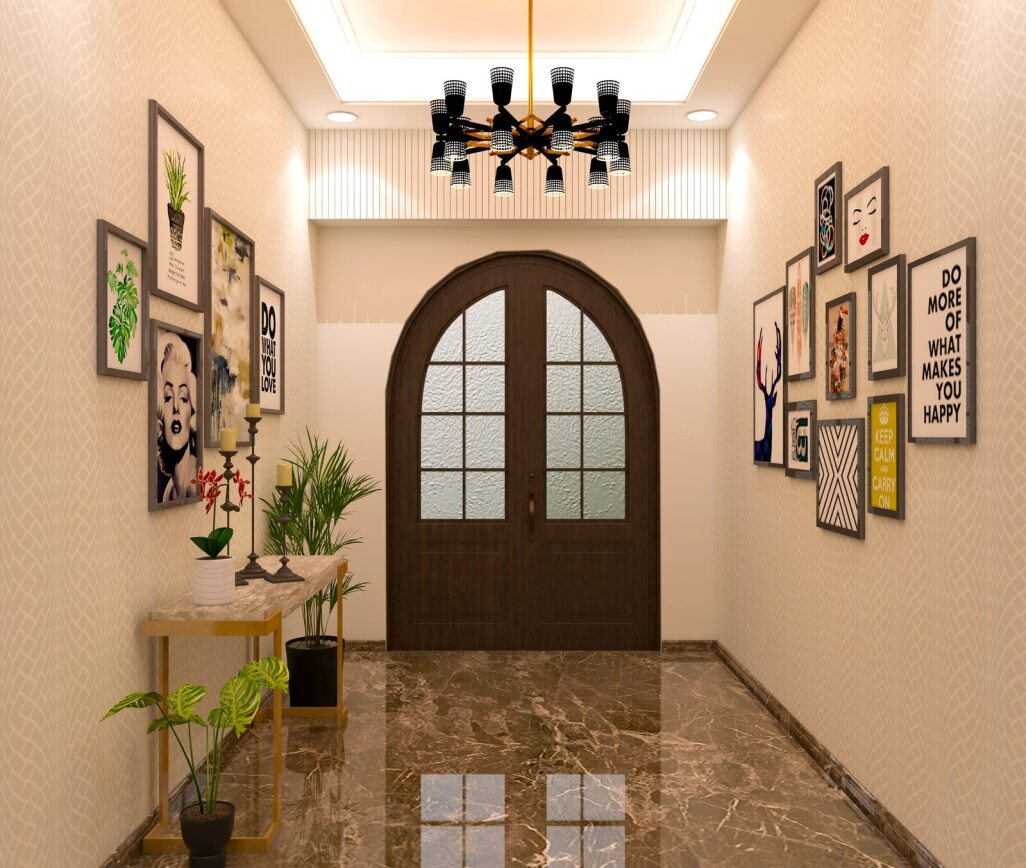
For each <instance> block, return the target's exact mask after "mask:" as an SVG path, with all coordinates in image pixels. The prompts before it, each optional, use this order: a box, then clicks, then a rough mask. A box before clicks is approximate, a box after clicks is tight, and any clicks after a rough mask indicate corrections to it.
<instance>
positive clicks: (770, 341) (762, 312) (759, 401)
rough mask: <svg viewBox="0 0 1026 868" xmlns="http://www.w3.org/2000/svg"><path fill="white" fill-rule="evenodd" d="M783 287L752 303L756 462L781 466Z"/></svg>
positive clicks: (784, 385)
mask: <svg viewBox="0 0 1026 868" xmlns="http://www.w3.org/2000/svg"><path fill="white" fill-rule="evenodd" d="M785 295H786V293H785V287H783V286H782V287H780V289H777V290H774V291H773V292H771V293H769V295H764V296H763V297H762V298H760V299H759V300H758V301H757V302H755V304H754V305H753V306H752V432H753V434H752V439H753V440H754V447H755V448H754V456H753V457H754V460H755V463H756V464H765V465H768V466H772V467H783V466H784V438H785V433H784V404H785V403H787V380H786V378H785V377H784V346H785V344H786V343H787V319H786V316H787V314H786V312H785V310H784V298H785Z"/></svg>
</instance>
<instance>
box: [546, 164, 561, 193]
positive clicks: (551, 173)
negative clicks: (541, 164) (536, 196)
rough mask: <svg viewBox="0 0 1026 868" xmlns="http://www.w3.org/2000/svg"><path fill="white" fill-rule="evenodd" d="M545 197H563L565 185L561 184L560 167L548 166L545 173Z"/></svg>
mask: <svg viewBox="0 0 1026 868" xmlns="http://www.w3.org/2000/svg"><path fill="white" fill-rule="evenodd" d="M545 195H546V196H565V195H566V185H565V184H564V183H563V169H562V168H561V167H560V166H555V165H554V166H549V168H548V169H547V170H546V172H545Z"/></svg>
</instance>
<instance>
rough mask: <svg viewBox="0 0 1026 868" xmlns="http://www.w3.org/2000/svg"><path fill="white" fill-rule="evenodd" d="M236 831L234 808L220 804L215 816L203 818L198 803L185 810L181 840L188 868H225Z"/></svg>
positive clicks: (223, 803) (183, 811) (228, 803)
mask: <svg viewBox="0 0 1026 868" xmlns="http://www.w3.org/2000/svg"><path fill="white" fill-rule="evenodd" d="M234 828H235V805H233V804H232V803H231V802H217V803H216V805H215V807H214V813H213V814H201V813H200V811H199V805H198V804H196V803H195V802H194V803H193V804H191V805H189V806H188V807H187V808H184V809H183V810H182V840H183V841H185V846H186V848H188V850H189V868H224V865H225V862H226V861H227V860H228V853H227V852H226V851H227V849H228V842H229V841H230V840H231V839H232V830H233V829H234Z"/></svg>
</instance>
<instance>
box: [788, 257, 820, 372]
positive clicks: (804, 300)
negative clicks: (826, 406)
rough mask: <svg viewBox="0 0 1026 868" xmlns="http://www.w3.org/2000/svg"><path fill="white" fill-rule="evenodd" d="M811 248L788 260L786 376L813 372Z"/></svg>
mask: <svg viewBox="0 0 1026 868" xmlns="http://www.w3.org/2000/svg"><path fill="white" fill-rule="evenodd" d="M813 256H815V251H814V249H813V248H811V247H810V248H808V250H803V251H802V252H801V253H799V254H798V255H797V256H795V257H794V258H793V259H791V260H789V261H788V263H787V379H788V380H808V379H811V378H812V377H815V376H816V369H815V367H814V366H815V364H816V323H815V310H816V272H815V269H814V268H813V264H812V258H813Z"/></svg>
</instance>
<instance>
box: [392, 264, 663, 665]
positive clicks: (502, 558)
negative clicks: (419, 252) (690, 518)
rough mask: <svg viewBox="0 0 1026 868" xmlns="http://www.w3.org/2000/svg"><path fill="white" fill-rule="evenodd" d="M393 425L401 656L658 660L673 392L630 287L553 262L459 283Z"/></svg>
mask: <svg viewBox="0 0 1026 868" xmlns="http://www.w3.org/2000/svg"><path fill="white" fill-rule="evenodd" d="M387 416H388V431H387V433H388V449H387V452H388V468H387V474H386V491H387V500H388V604H387V605H388V643H389V647H390V648H393V649H406V650H420V649H460V650H468V649H645V648H648V649H655V648H658V646H659V467H658V457H659V434H658V431H659V411H658V385H657V381H656V375H655V369H654V365H653V362H652V356H651V352H650V350H649V347H648V344H647V342H646V340H645V337H644V334H643V332H642V330H641V327H640V324H639V323H638V321H637V319H636V317H635V316H634V315H633V313H632V312H631V311H630V309H629V308H628V306H627V305H626V303H625V302H624V300H623V298H622V297H621V296H620V294H619V293H618V292H617V291H616V290H615V289H613V288H612V287H611V286H609V285H608V284H607V283H605V282H604V281H603V280H602V279H601V278H599V277H598V276H597V275H595V274H594V273H593V272H591V271H589V270H588V269H586V268H585V267H584V266H582V265H581V264H580V263H577V262H575V261H573V260H569V259H566V258H564V257H561V256H558V255H556V254H552V253H509V254H496V255H494V256H490V257H486V258H485V259H482V260H479V261H477V262H474V263H471V264H469V265H467V266H464V267H462V268H459V269H457V270H456V271H454V272H453V273H452V274H450V275H449V276H448V277H447V278H445V279H444V280H443V281H442V282H441V283H439V284H438V285H437V286H435V287H434V289H432V290H431V291H430V292H429V293H428V294H427V296H425V298H424V300H423V301H422V302H421V304H420V305H419V306H418V308H417V309H416V311H415V312H414V313H413V315H412V316H411V318H410V320H409V321H408V322H407V324H406V328H405V329H404V331H403V334H402V336H401V338H400V341H399V344H398V345H397V347H396V351H395V354H394V356H393V359H392V369H391V372H390V376H389V387H388V412H387Z"/></svg>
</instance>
